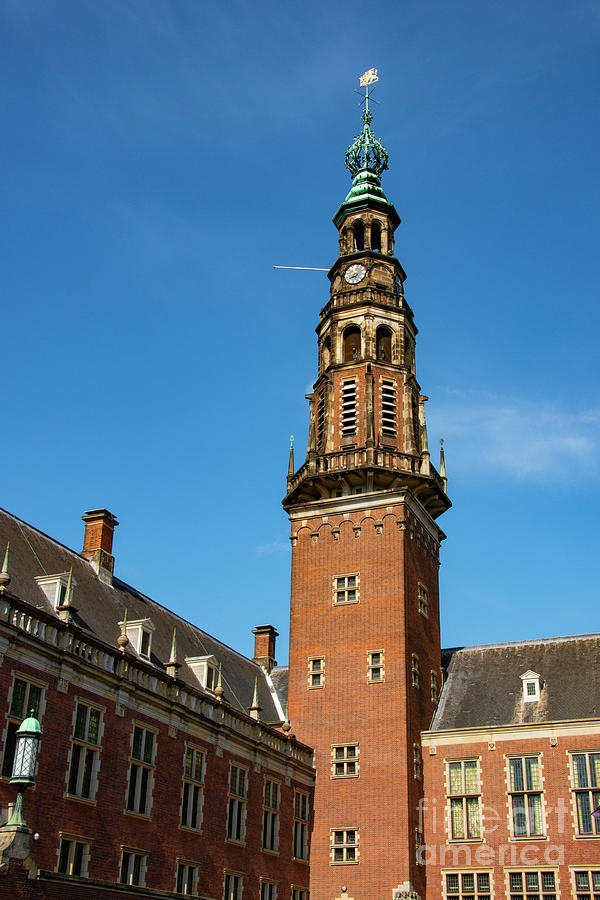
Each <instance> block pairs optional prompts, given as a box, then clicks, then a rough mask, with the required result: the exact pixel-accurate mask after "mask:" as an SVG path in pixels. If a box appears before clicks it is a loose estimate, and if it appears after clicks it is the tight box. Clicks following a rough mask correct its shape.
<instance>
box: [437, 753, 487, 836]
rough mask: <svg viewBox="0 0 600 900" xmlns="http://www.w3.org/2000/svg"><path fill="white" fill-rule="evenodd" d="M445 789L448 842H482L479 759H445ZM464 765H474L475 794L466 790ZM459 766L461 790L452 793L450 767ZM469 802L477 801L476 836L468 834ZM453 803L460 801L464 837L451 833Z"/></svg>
mask: <svg viewBox="0 0 600 900" xmlns="http://www.w3.org/2000/svg"><path fill="white" fill-rule="evenodd" d="M445 762H446V788H447V808H446V809H447V824H448V840H449V841H451V842H452V843H458V842H460V843H461V844H463V843H470V842H473V841H481V840H483V822H482V815H481V771H480V760H479V757H473V756H471V757H465V758H460V759H446V761H445ZM465 763H469V764H471V763H475V765H476V774H477V790H476V791H475V792H472V791H468V790H467V779H466V776H465ZM454 765H460V767H461V790H460V792H453V791H452V781H451V776H450V767H451V766H454ZM469 800H477V823H478V824H477V829H478V832H479V833H478V834H469V803H468V801H469ZM453 801H454V802H458V801H461V808H462V823H463V831H464V832H465V836H464V837H460V836H459V837H456V836H455V835H454V832H453V828H454V823H453V819H452V808H453Z"/></svg>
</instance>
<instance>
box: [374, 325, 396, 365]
mask: <svg viewBox="0 0 600 900" xmlns="http://www.w3.org/2000/svg"><path fill="white" fill-rule="evenodd" d="M375 344H376V347H377V359H379V360H381V362H391V361H392V332H391V331H390V329H389V328H387V327H386V326H385V325H380V326H379V328H378V329H377V333H376V337H375Z"/></svg>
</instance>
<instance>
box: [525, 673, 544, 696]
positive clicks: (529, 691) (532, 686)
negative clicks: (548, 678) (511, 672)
mask: <svg viewBox="0 0 600 900" xmlns="http://www.w3.org/2000/svg"><path fill="white" fill-rule="evenodd" d="M521 681H522V682H523V702H524V703H535V702H536V701H537V700H539V699H540V691H541V688H542V685H541V677H540V676H539V675H538V673H537V672H532V671H531V669H530V670H529V671H527V672H524V673H523V675H521Z"/></svg>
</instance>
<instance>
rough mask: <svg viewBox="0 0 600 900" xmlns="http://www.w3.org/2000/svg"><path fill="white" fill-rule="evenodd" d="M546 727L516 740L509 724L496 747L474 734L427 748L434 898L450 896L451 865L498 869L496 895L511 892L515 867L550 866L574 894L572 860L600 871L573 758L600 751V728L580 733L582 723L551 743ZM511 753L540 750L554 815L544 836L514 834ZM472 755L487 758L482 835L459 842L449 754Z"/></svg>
mask: <svg viewBox="0 0 600 900" xmlns="http://www.w3.org/2000/svg"><path fill="white" fill-rule="evenodd" d="M538 733H539V736H536V732H535V729H531V732H530V735H529V736H527V737H525V738H523V737H521V736H515V738H514V739H512V740H502V739H501V735H502V729H498V730H497V731H496V733H495V734H492V733H490V735H489V741H495V746H496V749H495V750H490V749H489V748H488V737H486V738H485V740H484V741H481V740H479V741H476V740H470V739H469V737H468V736H465V739H464V743H459V744H457V743H452V744H444V743H443V740H444V738H443V737H442V738H441V740H440V743H439V744H437V746H436V753H435V755H429V750H428V749H427V748H425V752H424V756H425V759H424V764H425V787H426V794H427V798H428V799H427V803H426V805H425V810H424V813H425V814H424V822H425V839H426V843H427V850H426V853H425V858H426V860H427V898H428V900H438V898H441V897H442V896H443V886H442V885H443V882H442V875H443V870H444V869H454V870H456V869H460V870H463V871H477V870H491V871H492V872H493V889H494V893H495V895H496V896H503V895H504V893H505V874H506V873H507V872H508V871H510V870H511V869H513V870H515V871H519V870H525V869H536V870H541V869H544V868H550V869H554V870H556V871H557V873H558V885H557V894H560V896H561V897H563V898H566V897H571V896H573V890H572V884H571V875H570V872H569V868H568V867H569V866H572V865H577V866H582V867H583V868H591V867H595V868H596V869H597V868H598V867H599V866H600V846H599V841H600V838H594V837H592V838H585V837H584V838H581V837H577V836H576V824H575V817H574V814H573V812H572V792H571V780H570V760H569V753H570V752H571V751H577V750H579V751H584V750H585V751H589V750H594V749H596V750H600V729H598V730H597V732H596V734H595V735H594V734H583V733H580V734H577V726H576V725H575V726H574V727H573V734H572V735H570V736H561V737H558V738H557V744H556V746H554V747H553V746H552V744H551V741H550V728H545V729H543V731H542V730H541V729H540V731H539V732H538ZM505 734H506V732H505ZM428 739H429V738H428ZM511 754H512V755H519V754H522V755H525V754H539V756H540V760H541V764H542V777H543V789H544V794H543V801H544V807H545V810H544V811H545V820H546V835H545V837H544V838H543V839H534V838H527V839H523V838H517V839H515V838H512V837H511V834H510V830H509V804H508V792H507V777H506V757H507V756H508V755H511ZM468 757H470V758H473V757H476V758H479V760H480V774H481V808H482V813H483V816H482V818H483V821H482V840H480V841H468V842H454V843H452V842H450V841H449V840H448V833H447V825H446V822H445V818H444V811H445V806H446V781H445V774H446V760H448V759H460V758H468Z"/></svg>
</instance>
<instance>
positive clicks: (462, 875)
mask: <svg viewBox="0 0 600 900" xmlns="http://www.w3.org/2000/svg"><path fill="white" fill-rule="evenodd" d="M444 888H445V890H444V898H445V900H449V898H452V900H490V897H491V878H490V873H489V872H447V873H446V876H445V879H444Z"/></svg>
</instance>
